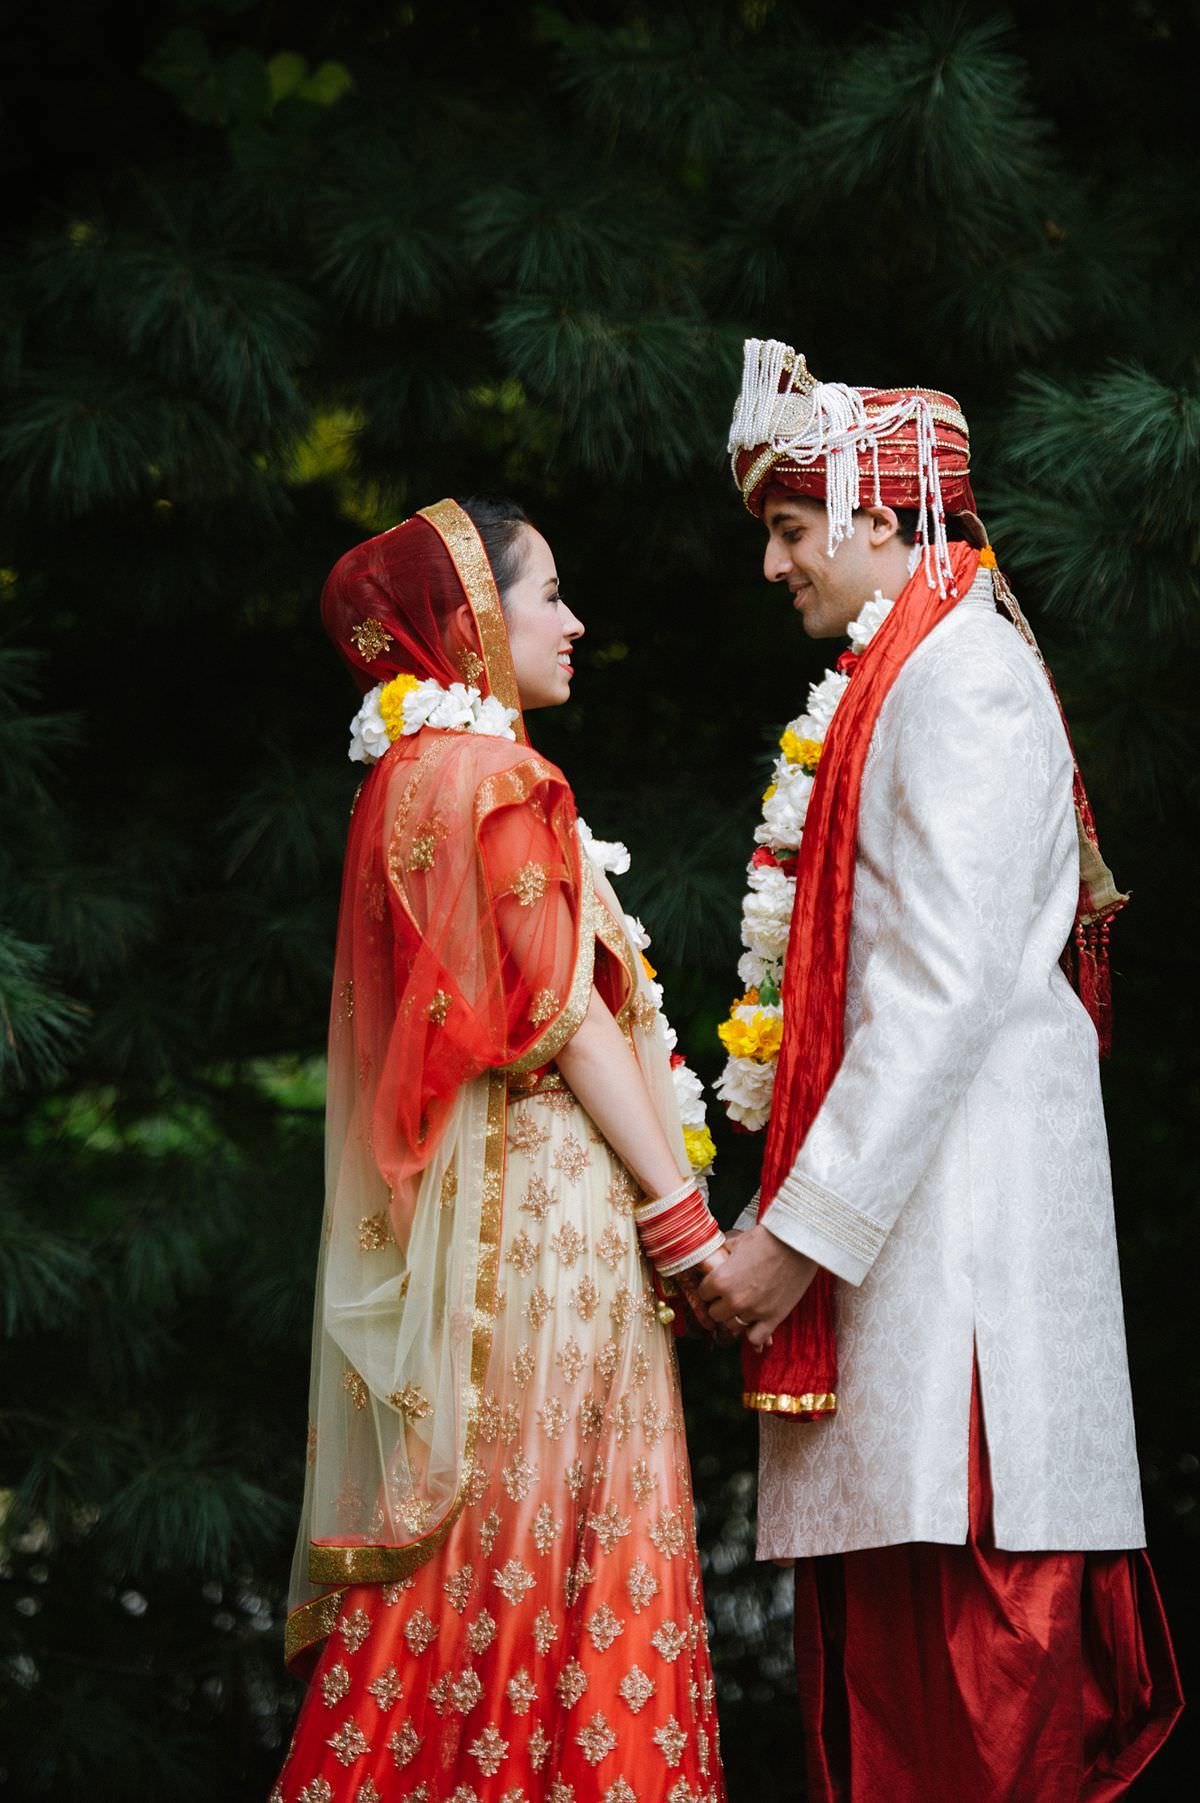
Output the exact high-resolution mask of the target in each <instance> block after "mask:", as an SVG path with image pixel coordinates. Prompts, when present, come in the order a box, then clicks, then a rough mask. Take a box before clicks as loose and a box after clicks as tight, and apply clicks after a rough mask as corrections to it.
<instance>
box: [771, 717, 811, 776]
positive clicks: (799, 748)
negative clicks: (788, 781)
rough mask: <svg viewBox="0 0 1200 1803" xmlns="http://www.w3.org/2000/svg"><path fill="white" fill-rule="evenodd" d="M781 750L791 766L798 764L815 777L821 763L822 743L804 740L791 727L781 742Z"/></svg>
mask: <svg viewBox="0 0 1200 1803" xmlns="http://www.w3.org/2000/svg"><path fill="white" fill-rule="evenodd" d="M779 749H780V751H782V753H783V755H784V757H785V758H786V759H787V761H788V763H789V764H798V765H799V766H800V768H801V770H803V771H805V772H807V774H808V775H809V776H812V775H813V773H814V771H815V770H816V768H817V765H818V764H819V763H820V761H821V741H820V740H819V739H802V738H800V737H799V736H798V734H796V733H794V732H793V731H792V729H791V727H790V726H789V727H788V729H787V731H786V732H785V733H784V735H783V737H782V739H780V741H779Z"/></svg>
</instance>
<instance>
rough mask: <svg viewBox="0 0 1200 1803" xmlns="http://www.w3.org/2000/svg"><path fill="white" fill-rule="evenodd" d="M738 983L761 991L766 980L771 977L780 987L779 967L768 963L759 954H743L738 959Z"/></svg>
mask: <svg viewBox="0 0 1200 1803" xmlns="http://www.w3.org/2000/svg"><path fill="white" fill-rule="evenodd" d="M737 973H738V981H739V982H740V983H743V984H744V985H745V987H746V988H747V989H761V988H762V985H763V981H764V979H765V978H767V977H770V978H771V979H772V981H773V982H774V983H775V984H776V986H778V983H779V974H778V966H772V965H770V964H768V963H767V961H766V959H765V958H760V957H759V955H758V953H757V952H743V953H742V955H741V957H740V958H739V959H738V967H737Z"/></svg>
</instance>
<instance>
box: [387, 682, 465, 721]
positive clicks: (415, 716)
mask: <svg viewBox="0 0 1200 1803" xmlns="http://www.w3.org/2000/svg"><path fill="white" fill-rule="evenodd" d="M478 701H479V690H478V689H468V688H467V687H466V686H465V685H464V684H463V683H461V682H452V683H451V684H450V687H449V688H448V689H446V688H443V687H442V685H441V683H440V682H433V681H432V680H431V681H429V682H423V683H421V684H419V686H418V687H417V688H415V689H410V690H409V692H408V694H407V695H406V696H405V697H404V701H403V704H402V705H403V708H404V731H405V732H406V733H414V732H420V730H421V728H422V727H423V726H437V727H440V728H441V729H442V730H443V731H445V732H454V731H459V732H461V731H462V730H463V728H464V727H470V726H473V725H474V723H475V707H476V705H477V704H478Z"/></svg>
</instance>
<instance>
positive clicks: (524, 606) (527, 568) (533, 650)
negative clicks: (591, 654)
mask: <svg viewBox="0 0 1200 1803" xmlns="http://www.w3.org/2000/svg"><path fill="white" fill-rule="evenodd" d="M521 532H522V541H523V550H524V557H523V561H522V565H521V574H520V576H519V577H518V578H517V580H516V581H515V582H514V583H511V584H510V586H509V589H508V593H507V594H506V595H505V597H504V617H505V620H506V622H507V624H508V642H509V646H510V647H511V650H512V660H513V668H514V670H515V671H516V677H517V692H518V694H519V695H520V697H521V706H522V708H524V709H526V710H528V709H529V708H531V707H558V706H559V705H560V704H561V703H562V702H564V701H568V700H570V696H571V678H572V676H573V675H574V674H575V672H574V669H573V668H572V663H571V647H572V646H573V645H574V643H575V640H576V639H577V638H579V637H580V636H581V634H582V632H583V626H582V624H581V622H580V621H579V620H577V619H576V618H575V615H574V614H573V613H572V612H571V610H570V608H569V607H568V606H567V604H566V602H565V601H564V600H563V598H562V596H561V595H560V594H559V592H558V572H557V571H556V570H555V568H554V554H553V552H552V551H551V549H550V547H549V545H548V544H547V543H546V541H545V539H544V538H543V537H542V535H541V533H540V532H537V531H535V529H534V528H533V527H532V526H523V527H522V528H521Z"/></svg>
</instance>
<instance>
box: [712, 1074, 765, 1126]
mask: <svg viewBox="0 0 1200 1803" xmlns="http://www.w3.org/2000/svg"><path fill="white" fill-rule="evenodd" d="M713 1089H714V1091H715V1092H716V1094H717V1095H719V1096H720V1098H721V1100H722V1101H723V1102H724V1104H725V1112H726V1114H728V1116H729V1118H730V1120H731V1121H737V1122H738V1124H739V1126H742V1127H748V1128H749V1129H750V1131H751V1133H758V1132H759V1131H760V1130H761V1129H762V1128H763V1127H765V1126H766V1124H767V1121H768V1119H769V1118H770V1114H771V1097H772V1096H773V1095H774V1093H775V1066H774V1065H773V1064H759V1063H758V1061H757V1060H756V1059H754V1058H729V1059H727V1060H726V1062H725V1069H724V1070H723V1071H722V1072H721V1075H720V1076H719V1077H718V1078H717V1080H716V1082H715V1083H714V1084H713Z"/></svg>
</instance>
